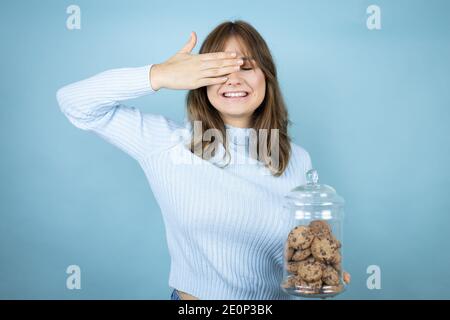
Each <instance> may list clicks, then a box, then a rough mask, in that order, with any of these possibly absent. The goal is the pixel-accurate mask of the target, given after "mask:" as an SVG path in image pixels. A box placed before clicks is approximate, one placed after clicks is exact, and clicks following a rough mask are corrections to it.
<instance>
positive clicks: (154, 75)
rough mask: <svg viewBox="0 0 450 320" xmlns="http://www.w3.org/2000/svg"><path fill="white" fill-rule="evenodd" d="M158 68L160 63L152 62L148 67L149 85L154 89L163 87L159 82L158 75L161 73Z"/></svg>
mask: <svg viewBox="0 0 450 320" xmlns="http://www.w3.org/2000/svg"><path fill="white" fill-rule="evenodd" d="M160 68H161V65H160V64H153V65H152V67H151V68H150V72H149V77H150V86H151V87H152V89H153V90H154V91H158V90H159V89H161V88H162V87H163V86H162V85H161V82H160V75H161V72H160V70H161V69H160Z"/></svg>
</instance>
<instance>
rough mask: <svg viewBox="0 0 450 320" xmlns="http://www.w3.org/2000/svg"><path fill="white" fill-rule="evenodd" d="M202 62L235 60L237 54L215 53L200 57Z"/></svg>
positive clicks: (200, 55) (203, 54)
mask: <svg viewBox="0 0 450 320" xmlns="http://www.w3.org/2000/svg"><path fill="white" fill-rule="evenodd" d="M198 56H199V57H200V60H201V61H208V60H216V59H229V58H235V57H236V52H213V53H202V54H199V55H198Z"/></svg>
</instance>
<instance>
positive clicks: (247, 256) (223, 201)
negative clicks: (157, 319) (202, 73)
mask: <svg viewBox="0 0 450 320" xmlns="http://www.w3.org/2000/svg"><path fill="white" fill-rule="evenodd" d="M151 67H152V64H150V65H146V66H143V67H137V68H120V69H112V70H107V71H104V72H101V73H99V74H97V75H94V76H92V77H90V78H88V79H85V80H82V81H79V82H75V83H72V84H69V85H67V86H64V87H62V88H61V89H59V90H58V92H57V100H58V103H59V106H60V109H61V111H62V112H63V113H64V115H65V116H66V117H67V118H68V119H69V120H70V122H71V123H72V124H73V125H75V126H76V127H78V128H80V129H83V130H88V131H91V132H94V133H96V134H97V135H98V136H100V137H102V138H103V139H104V140H106V141H107V142H109V143H111V144H113V145H115V146H117V147H118V148H119V149H120V150H122V151H124V152H126V153H127V154H129V155H130V156H131V157H133V158H134V159H136V160H137V161H138V163H139V165H140V167H141V168H142V169H143V171H144V173H145V175H146V177H147V180H148V182H149V184H150V187H151V190H152V192H153V193H154V196H155V199H156V200H157V202H158V205H159V207H160V209H161V214H162V217H163V221H164V225H165V229H166V230H165V231H166V238H167V245H168V248H169V254H170V257H171V265H170V276H169V282H168V285H169V286H170V287H173V288H176V289H178V290H181V291H183V292H187V293H189V294H191V295H193V296H196V297H198V298H199V299H226V300H227V299H242V300H246V299H294V298H293V297H291V296H289V295H287V294H285V293H284V292H283V291H282V290H281V288H280V283H281V281H282V277H283V248H284V242H285V240H286V238H287V235H288V233H289V231H290V228H291V227H292V219H293V217H291V216H290V215H289V214H288V213H287V212H286V211H285V210H284V209H283V204H284V196H285V195H286V194H287V193H288V192H289V191H290V190H291V189H293V188H294V187H296V186H298V185H300V184H304V183H306V181H305V173H306V171H307V170H309V169H311V158H310V156H309V154H308V152H307V151H306V150H305V149H304V148H302V147H300V146H299V145H296V144H295V143H291V147H292V153H291V157H290V161H289V165H288V167H287V169H286V170H285V171H284V173H283V174H282V175H281V176H279V177H275V176H273V175H271V174H270V172H269V170H268V169H267V168H265V167H264V166H261V165H260V163H259V162H255V161H252V160H253V159H250V157H249V155H248V152H246V151H247V150H246V149H245V148H246V146H247V145H248V135H249V128H238V127H233V126H231V125H228V124H227V125H226V128H227V133H228V134H229V136H230V140H231V142H230V151H231V152H230V154H231V160H232V161H231V163H230V164H228V165H227V166H225V167H222V166H220V165H218V164H220V163H218V162H217V161H216V160H217V159H218V158H217V157H213V158H212V159H210V160H206V159H202V158H200V157H197V156H196V155H193V154H192V153H191V152H190V151H189V150H188V149H187V148H186V147H185V143H186V141H188V138H189V136H186V135H184V136H183V135H180V134H179V133H180V132H184V133H186V132H192V126H191V125H190V123H189V121H187V120H184V121H183V123H177V122H175V121H173V120H171V119H168V118H167V117H165V116H162V115H156V114H154V113H152V112H150V113H144V112H142V111H141V110H139V109H138V108H135V107H132V106H127V105H125V104H123V102H124V101H125V100H130V99H133V98H137V97H140V96H143V95H146V94H155V93H157V92H158V91H155V90H154V89H153V88H152V87H151V82H150V73H149V71H150V68H151ZM149 109H150V111H151V106H150V107H149ZM218 157H221V154H220V153H219V154H218ZM187 159H191V160H194V161H189V160H187ZM238 160H239V161H238ZM117 196H124V195H123V194H121V195H117ZM150 285H151V284H150V283H149V286H150Z"/></svg>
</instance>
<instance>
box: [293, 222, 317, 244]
mask: <svg viewBox="0 0 450 320" xmlns="http://www.w3.org/2000/svg"><path fill="white" fill-rule="evenodd" d="M313 239H314V235H313V234H312V232H311V230H309V228H308V227H307V226H297V227H295V228H294V229H292V230H291V232H290V233H289V236H288V241H289V246H290V247H292V248H294V249H306V248H309V247H310V246H311V243H312V241H313Z"/></svg>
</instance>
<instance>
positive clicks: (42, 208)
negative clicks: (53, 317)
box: [0, 0, 450, 299]
mask: <svg viewBox="0 0 450 320" xmlns="http://www.w3.org/2000/svg"><path fill="white" fill-rule="evenodd" d="M70 4H77V5H79V6H80V7H81V23H82V24H81V30H74V31H70V30H68V29H67V28H66V19H67V16H68V15H67V14H66V8H67V6H68V5H70ZM371 4H376V5H379V6H380V7H381V18H382V29H381V30H377V31H370V30H368V29H367V27H366V19H367V14H366V8H367V7H368V6H369V5H371ZM0 12H1V13H0V16H1V19H0V34H1V46H2V54H1V56H2V58H1V59H0V64H1V86H0V90H1V108H0V119H1V123H0V132H1V140H0V142H1V157H0V172H1V180H0V187H1V201H0V298H17V299H30V298H34V299H47V298H58V299H79V298H84V299H91V298H97V299H106V298H113V299H168V298H169V297H170V288H169V287H168V272H169V264H170V260H169V256H168V251H167V246H166V243H165V241H166V239H165V231H164V225H163V221H162V217H161V214H160V211H159V207H158V205H157V203H156V202H155V200H154V198H153V195H152V193H151V190H150V187H149V186H148V185H147V182H146V179H145V176H144V173H143V171H141V169H140V167H139V166H138V163H137V162H135V161H134V160H133V159H131V158H130V157H128V156H127V155H126V154H125V153H122V152H121V151H120V150H119V149H116V148H115V147H113V146H111V145H109V144H108V143H106V142H105V141H103V140H101V139H100V138H98V137H97V136H95V135H93V134H91V133H87V132H84V131H82V130H79V129H77V128H75V127H74V126H73V125H71V124H70V123H69V121H68V120H67V119H66V118H65V117H64V116H63V114H62V113H61V112H60V110H59V108H58V105H57V103H56V98H55V94H56V91H57V89H58V88H60V87H61V86H63V85H65V84H68V83H70V82H74V81H77V80H81V79H83V78H86V77H88V76H91V75H93V74H95V73H98V72H100V71H104V70H106V69H110V68H117V67H132V66H143V65H145V64H149V63H160V62H163V61H165V60H166V59H168V58H169V57H170V56H172V55H173V54H175V52H176V51H178V50H179V49H180V48H181V47H182V46H183V45H184V44H185V43H186V41H187V40H188V37H189V33H190V32H191V31H196V32H197V35H198V40H199V42H198V44H197V46H196V48H195V49H194V53H197V52H198V49H199V48H200V44H201V42H202V41H203V40H204V38H205V37H206V35H207V34H208V33H209V32H210V31H211V30H212V29H213V28H214V27H215V26H216V25H218V24H219V23H221V22H223V21H225V20H230V19H231V20H234V19H243V20H246V21H248V22H250V23H251V24H252V25H253V26H254V27H255V28H256V29H257V30H258V31H259V32H260V33H261V34H262V36H263V37H264V38H265V40H266V41H267V43H268V45H269V47H270V48H271V50H272V54H273V56H274V58H275V62H276V65H277V67H278V71H279V81H280V85H281V88H282V91H283V94H284V97H285V99H286V102H287V105H288V108H289V112H290V117H291V120H292V121H293V122H294V126H293V127H291V135H292V137H293V139H294V140H295V142H297V143H299V144H300V145H302V146H303V147H305V148H306V149H307V150H308V151H309V152H310V154H311V157H312V161H313V165H314V167H315V168H316V169H317V170H318V171H319V175H320V178H321V182H323V183H326V184H329V185H332V186H333V187H335V188H336V190H337V191H338V193H340V194H341V195H342V196H343V197H344V198H345V199H346V202H347V207H346V221H345V239H344V241H345V250H346V251H345V260H344V265H345V268H346V269H347V270H348V271H349V272H350V273H351V274H352V283H351V285H350V286H349V288H348V291H347V292H346V293H344V294H343V295H342V296H341V297H340V298H345V299H357V298H367V299H380V298H386V299H398V298H413V299H422V298H425V299H429V298H430V299H431V298H447V299H448V298H450V290H449V287H450V257H449V256H450V254H449V249H448V245H449V244H450V232H449V225H450V197H449V185H450V171H449V167H448V164H449V163H450V144H449V142H450V141H449V137H450V127H449V120H450V117H449V116H450V111H449V108H450V92H449V91H450V90H449V80H450V63H449V57H450V42H449V32H450V19H449V18H448V17H449V15H450V5H449V3H448V1H437V0H435V1H425V0H423V1H406V0H397V1H381V0H378V1H364V0H347V1H331V0H330V1H317V0H314V1H312V0H311V1H298V0H295V1H261V0H258V1H232V0H230V1H226V2H223V1H222V2H211V1H191V2H188V1H170V0H165V1H144V0H139V1H138V0H134V1H125V0H123V1H100V0H96V1H87V0H86V1H81V0H80V1H76V2H69V1H37V0H35V1H23V0H22V1H8V3H6V2H4V3H3V4H2V8H1V10H0ZM185 95H186V91H172V90H165V89H163V90H161V91H159V92H158V93H157V94H156V95H152V96H146V97H143V98H140V99H137V100H134V101H132V102H129V103H130V104H132V105H134V106H137V107H139V108H142V110H144V111H146V112H151V113H159V114H164V115H165V116H167V117H170V118H172V119H174V120H178V121H181V120H182V119H183V118H184V115H185V104H184V99H185ZM71 264H76V265H79V266H80V267H81V282H82V289H81V290H68V289H66V278H67V276H68V275H67V274H66V272H65V271H66V268H67V266H69V265H71ZM369 265H378V266H380V268H381V272H382V273H381V275H382V279H381V281H382V282H381V286H382V288H381V290H369V289H368V288H367V286H366V279H367V277H368V276H369V275H368V274H367V273H366V269H367V267H368V266H369Z"/></svg>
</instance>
